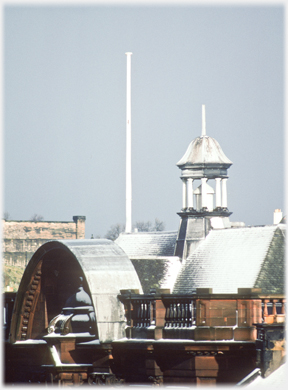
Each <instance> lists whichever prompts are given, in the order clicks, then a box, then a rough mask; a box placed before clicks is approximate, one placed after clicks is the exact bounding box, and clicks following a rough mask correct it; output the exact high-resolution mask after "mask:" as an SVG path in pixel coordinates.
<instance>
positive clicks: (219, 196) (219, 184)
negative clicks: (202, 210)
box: [215, 177, 221, 208]
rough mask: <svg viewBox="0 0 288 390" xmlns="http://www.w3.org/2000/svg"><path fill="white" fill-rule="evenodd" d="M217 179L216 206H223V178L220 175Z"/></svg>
mask: <svg viewBox="0 0 288 390" xmlns="http://www.w3.org/2000/svg"><path fill="white" fill-rule="evenodd" d="M215 181H216V203H215V207H216V208H217V207H219V208H220V207H221V178H220V177H216V179H215Z"/></svg>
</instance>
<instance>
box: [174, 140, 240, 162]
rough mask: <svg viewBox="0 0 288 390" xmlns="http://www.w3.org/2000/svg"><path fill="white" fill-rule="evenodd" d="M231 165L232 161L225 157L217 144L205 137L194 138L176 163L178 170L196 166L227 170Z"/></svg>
mask: <svg viewBox="0 0 288 390" xmlns="http://www.w3.org/2000/svg"><path fill="white" fill-rule="evenodd" d="M231 165H232V161H230V160H229V159H228V158H227V157H226V156H225V154H224V152H223V150H222V148H221V146H220V145H219V143H218V142H217V141H216V140H215V139H214V138H212V137H208V136H207V135H202V136H200V137H197V138H195V139H194V140H193V141H192V142H191V143H190V145H189V146H188V149H187V150H186V153H185V154H184V156H183V157H182V158H181V160H180V161H179V162H178V163H177V166H178V167H179V168H180V169H186V168H192V167H196V166H201V167H203V166H222V167H225V168H229V167H230V166H231Z"/></svg>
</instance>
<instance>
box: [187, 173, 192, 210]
mask: <svg viewBox="0 0 288 390" xmlns="http://www.w3.org/2000/svg"><path fill="white" fill-rule="evenodd" d="M187 198H188V208H189V209H192V208H193V179H192V178H190V177H189V179H188V180H187Z"/></svg>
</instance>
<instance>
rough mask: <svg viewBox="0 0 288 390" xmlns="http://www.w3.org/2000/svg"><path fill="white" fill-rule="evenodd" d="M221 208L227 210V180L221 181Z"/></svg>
mask: <svg viewBox="0 0 288 390" xmlns="http://www.w3.org/2000/svg"><path fill="white" fill-rule="evenodd" d="M222 207H223V208H226V209H227V179H222Z"/></svg>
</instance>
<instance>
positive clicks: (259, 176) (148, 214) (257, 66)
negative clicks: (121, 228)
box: [3, 4, 285, 238]
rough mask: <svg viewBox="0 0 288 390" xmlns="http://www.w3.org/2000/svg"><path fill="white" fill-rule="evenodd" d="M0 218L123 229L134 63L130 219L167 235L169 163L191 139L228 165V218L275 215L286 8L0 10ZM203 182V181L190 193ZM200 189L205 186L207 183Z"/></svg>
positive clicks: (176, 174) (252, 220)
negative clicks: (206, 142)
mask: <svg viewBox="0 0 288 390" xmlns="http://www.w3.org/2000/svg"><path fill="white" fill-rule="evenodd" d="M3 17H4V31H3V34H4V49H3V68H4V69H3V70H4V74H3V79H4V88H3V98H4V99H3V102H4V104H3V113H4V121H3V150H4V157H3V162H4V165H3V167H4V169H3V196H4V202H3V212H8V213H9V215H10V218H11V219H16V220H26V219H30V218H31V216H32V215H33V214H35V213H37V214H40V215H42V216H43V217H44V218H45V220H59V221H61V220H63V221H70V220H72V216H73V215H85V216H86V237H87V238H90V237H91V234H93V235H94V236H102V237H103V236H104V235H105V233H106V232H107V230H108V229H109V227H110V226H111V225H113V224H115V223H123V224H124V223H125V136H126V127H125V126H126V56H125V52H127V51H131V52H133V55H132V180H133V181H132V191H133V195H132V196H133V206H132V220H133V223H135V222H136V221H148V220H151V221H153V220H154V219H155V218H158V219H160V220H162V221H164V223H165V226H166V230H177V229H178V226H179V216H178V215H177V214H176V213H177V212H178V211H180V209H181V205H182V183H181V180H180V174H181V172H180V170H179V169H178V167H177V166H176V163H177V162H178V161H179V160H180V158H181V157H182V156H183V154H184V153H185V151H186V149H187V147H188V144H189V143H190V142H191V141H192V140H193V139H194V138H195V137H197V136H199V135H200V134H201V106H202V104H205V105H206V129H207V135H209V136H211V137H213V138H215V139H216V140H217V141H218V142H219V143H220V145H221V147H222V149H223V151H224V153H225V154H226V156H227V157H228V158H229V159H230V160H231V161H232V162H233V165H232V167H231V168H230V169H229V171H228V172H229V180H228V208H229V210H230V211H232V212H233V214H232V216H231V217H230V219H231V220H232V221H243V222H245V223H246V225H263V224H271V223H272V222H273V212H274V209H276V208H280V209H282V211H283V212H284V213H285V209H284V7H283V6H279V5H278V6H271V5H262V6H256V5H255V6H251V5H243V6H236V5H235V6H226V5H222V6H219V5H218V6H217V5H215V6H212V5H209V6H206V5H205V6H199V5H195V4H189V5H181V6H179V5H178V6H177V5H174V6H171V5H166V6H164V5H162V6H159V5H152V6H136V5H134V6H129V5H117V6H116V5H107V6H103V5H102V6H101V5H99V4H94V5H93V4H90V5H87V6H81V5H80V4H79V5H73V6H68V5H63V6H59V5H47V6H45V5H42V6H36V4H32V5H31V6H21V5H16V6H12V5H9V4H8V5H7V6H6V7H5V8H4V13H3ZM199 184H200V183H199ZM209 184H210V183H209Z"/></svg>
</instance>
